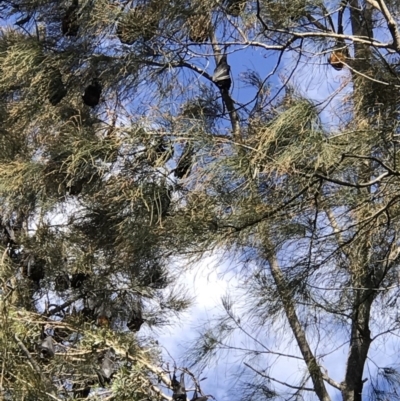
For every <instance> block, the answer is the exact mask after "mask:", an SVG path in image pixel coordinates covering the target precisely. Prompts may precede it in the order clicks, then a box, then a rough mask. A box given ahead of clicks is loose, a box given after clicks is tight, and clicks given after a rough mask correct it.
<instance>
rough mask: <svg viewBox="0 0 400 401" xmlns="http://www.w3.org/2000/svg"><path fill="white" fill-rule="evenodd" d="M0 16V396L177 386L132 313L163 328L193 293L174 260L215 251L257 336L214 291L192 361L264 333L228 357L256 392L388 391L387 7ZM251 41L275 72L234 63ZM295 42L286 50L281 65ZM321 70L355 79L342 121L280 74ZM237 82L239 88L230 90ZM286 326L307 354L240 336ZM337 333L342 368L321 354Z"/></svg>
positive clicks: (392, 267) (392, 74) (43, 9)
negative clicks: (233, 270)
mask: <svg viewBox="0 0 400 401" xmlns="http://www.w3.org/2000/svg"><path fill="white" fill-rule="evenodd" d="M0 10H1V12H2V15H3V16H5V17H4V18H7V20H6V22H7V23H9V24H10V26H8V27H4V28H3V29H2V35H1V38H0V69H1V74H0V95H1V99H2V103H1V106H0V119H1V122H2V128H1V130H2V132H1V141H2V145H1V147H0V149H1V152H0V196H1V200H2V206H1V212H0V213H1V218H2V220H1V224H2V230H3V239H2V243H3V246H4V253H3V254H4V257H3V261H2V263H3V264H2V266H3V269H2V273H1V277H2V283H3V300H2V302H3V315H2V316H3V317H2V326H3V328H4V330H3V333H4V334H2V336H3V337H2V341H1V342H0V345H1V348H2V353H1V355H3V356H2V366H3V375H2V387H3V389H4V397H9V398H13V399H29V398H31V399H37V398H38V397H40V399H54V397H59V398H60V397H61V398H63V399H65V398H67V397H78V398H79V397H80V398H84V397H86V396H87V395H88V388H89V387H90V389H92V388H94V390H90V391H92V392H93V391H94V392H96V393H97V395H98V396H104V397H114V398H115V399H118V400H120V399H121V400H123V399H131V398H132V397H133V398H142V397H147V398H152V399H153V398H158V397H160V398H165V399H168V394H167V393H165V392H164V393H162V391H163V390H160V387H158V386H157V381H158V380H161V382H163V383H164V384H165V385H166V386H167V387H169V388H170V389H172V390H174V382H173V381H172V383H171V380H170V379H169V378H168V377H167V376H166V373H168V369H164V370H163V369H162V367H161V366H162V359H161V358H160V357H159V355H158V354H157V350H156V348H157V347H154V346H153V345H149V343H146V342H145V340H142V341H140V338H139V339H138V338H137V337H136V336H135V335H134V334H133V333H132V332H128V328H129V329H131V330H132V331H138V330H140V329H141V326H142V324H146V325H148V326H154V327H156V326H157V325H162V324H166V323H168V321H169V318H170V317H171V316H172V315H173V314H174V313H176V312H179V311H181V310H183V309H184V308H185V307H186V306H187V305H188V300H187V298H186V297H182V296H181V294H180V293H179V292H177V291H174V289H173V286H172V281H173V276H174V274H173V273H174V272H173V271H171V266H172V263H173V261H174V260H175V258H179V257H183V256H185V257H188V255H189V256H193V255H194V256H195V257H198V258H201V256H202V255H204V254H205V253H206V252H208V251H210V250H216V249H218V250H221V249H222V250H226V252H228V253H231V252H233V251H235V250H236V252H237V255H239V263H240V265H241V266H242V267H243V268H242V269H239V274H238V276H239V279H240V280H241V281H243V285H245V288H246V291H249V288H250V289H251V292H247V293H246V294H250V295H247V296H246V297H245V299H246V302H245V304H246V305H245V306H246V307H247V308H248V310H247V311H246V314H247V316H250V317H251V318H253V320H252V319H249V321H248V323H249V324H250V328H251V331H249V329H248V328H247V326H245V323H246V321H245V319H244V318H243V317H241V318H240V319H239V318H238V317H237V315H236V312H235V309H234V305H237V303H238V302H239V301H236V300H235V302H234V303H233V304H232V302H233V301H232V302H231V301H229V300H226V301H225V307H226V311H227V313H228V320H227V321H224V322H223V324H221V323H220V324H218V325H217V326H216V327H215V328H214V329H210V331H208V332H207V333H205V335H204V336H203V340H202V342H199V343H198V344H197V347H194V348H193V350H192V357H191V362H192V363H194V362H198V363H200V364H201V363H202V362H203V361H207V357H208V356H210V355H211V356H212V355H218V353H217V351H218V348H219V347H222V348H225V347H227V344H226V343H225V342H224V339H225V338H226V336H227V335H228V334H231V333H232V332H233V331H234V329H235V328H236V329H239V331H240V330H241V331H242V332H244V333H245V334H248V335H250V338H253V339H254V341H256V343H257V344H258V347H257V348H256V349H254V350H247V352H246V355H245V360H244V361H243V364H241V365H240V367H241V368H242V369H244V370H245V371H246V373H247V374H249V375H252V376H251V379H250V380H249V383H247V384H246V383H245V385H244V386H243V387H242V390H243V394H244V396H245V397H247V399H253V398H255V397H257V398H260V397H263V398H278V397H279V396H282V397H286V398H289V395H287V394H286V395H282V394H280V393H281V390H282V389H283V388H284V387H285V386H286V390H287V392H289V393H290V394H291V396H296V397H298V398H300V397H303V393H308V394H312V395H313V396H314V398H317V399H320V400H328V399H330V396H329V394H328V390H327V385H330V386H332V387H333V388H334V389H336V390H337V391H338V392H339V393H340V394H341V396H342V398H343V399H344V400H346V401H347V400H361V398H362V394H367V393H370V394H371V395H374V396H375V397H376V398H377V399H389V398H390V399H397V398H396V397H397V392H396V386H397V377H398V373H397V370H396V368H395V365H390V366H386V365H385V366H381V365H380V364H377V365H375V366H378V368H377V369H374V371H372V372H371V375H370V377H368V382H367V385H366V384H365V383H366V382H365V379H366V378H367V375H368V374H369V371H370V369H369V368H370V366H369V365H367V358H371V360H372V355H371V347H373V346H374V344H376V343H377V340H378V339H381V338H385V339H386V338H391V339H392V338H393V340H394V338H395V336H396V334H397V330H398V326H397V324H398V323H397V316H396V314H394V315H393V316H392V315H391V314H390V313H387V314H386V315H385V318H384V319H379V314H382V311H383V310H385V311H387V312H389V311H390V309H388V308H391V309H392V310H395V308H396V305H397V276H398V271H397V269H398V266H397V265H398V263H397V260H398V253H399V246H398V240H397V231H398V230H397V224H398V223H397V220H398V218H397V215H398V213H397V198H398V194H397V185H396V184H397V177H398V174H399V173H398V171H397V162H396V159H397V142H396V134H397V94H396V92H397V87H398V82H397V61H396V60H397V53H398V51H399V46H400V45H399V35H398V29H397V19H396V18H397V16H398V12H399V10H398V7H397V5H396V4H395V3H393V4H392V3H389V2H387V3H385V2H384V1H383V0H377V1H376V2H375V1H372V0H365V1H361V0H349V1H348V2H344V3H342V2H332V3H331V2H329V3H328V2H327V3H326V4H325V3H324V2H319V1H318V2H317V1H311V0H310V1H304V0H301V1H300V0H299V1H297V0H296V1H286V0H275V1H262V0H257V1H255V2H250V1H243V0H225V1H214V0H207V1H193V2H190V3H189V2H187V1H183V0H176V1H172V2H158V1H136V2H133V1H106V0H97V1H76V0H74V1H72V2H69V1H62V2H60V1H51V0H41V1H38V0H16V1H13V2H8V1H3V2H0ZM342 19H343V22H344V23H343V27H344V30H342V28H341V27H342V23H341V21H342ZM385 35H386V36H385ZM388 35H389V36H390V38H391V40H390V41H389V40H388V39H386V37H387V36H388ZM251 50H257V51H259V52H262V54H263V55H264V56H267V55H270V54H271V55H272V57H274V58H273V60H274V61H275V65H271V66H270V68H267V64H268V63H265V66H264V65H262V66H261V67H260V68H257V69H255V70H254V69H253V70H251V69H250V65H249V66H247V65H246V66H245V67H243V66H242V64H241V65H240V67H238V68H236V65H235V58H236V57H237V56H238V55H241V56H243V57H242V58H241V60H245V59H246V58H248V57H249V54H250V51H251ZM327 56H329V63H330V65H329V63H328V61H327ZM286 57H292V60H294V65H293V68H292V69H291V70H290V71H288V72H286V73H281V70H280V66H281V64H282V61H283V60H286V61H288V58H286ZM264 60H265V59H263V61H264ZM288 62H289V61H288ZM241 63H243V61H241ZM314 63H320V64H322V65H324V69H326V71H327V72H326V74H327V80H328V81H329V80H332V81H333V80H334V77H347V86H346V85H345V83H346V81H344V83H343V85H342V87H341V88H338V90H337V92H339V91H340V90H341V89H342V90H347V91H348V92H349V91H351V92H350V93H349V94H348V95H347V98H344V99H343V104H341V105H340V107H337V108H336V110H334V111H333V112H332V115H334V116H335V120H334V125H333V128H332V126H329V125H328V124H324V122H323V121H322V122H321V118H327V113H326V112H325V114H322V117H321V113H322V112H323V111H324V107H325V108H326V106H327V105H328V104H329V102H330V100H332V98H333V100H337V96H335V92H334V93H333V94H332V93H330V94H327V96H326V98H327V99H326V100H325V101H324V102H322V103H321V104H319V105H316V104H315V103H314V102H312V101H311V100H310V99H308V98H307V96H305V95H304V92H305V88H304V87H301V88H296V85H295V81H294V80H293V78H294V77H296V74H299V73H300V72H301V71H303V73H304V71H307V72H308V74H310V75H311V74H312V75H313V77H316V75H317V74H315V73H314V67H313V65H314ZM331 67H333V68H331ZM239 68H240V70H241V71H240V74H237V70H238V69H239ZM244 68H246V70H244ZM315 68H316V67H315ZM266 70H268V72H266ZM335 70H337V71H339V72H335ZM324 71H325V70H324ZM328 71H329V72H328ZM279 73H281V75H280V79H281V81H280V83H279V81H278V80H277V74H279ZM324 73H325V72H324ZM338 74H341V75H338ZM241 83H243V84H246V85H247V86H249V87H251V98H250V100H248V101H246V100H245V99H239V100H236V99H234V96H233V94H234V93H236V92H235V91H236V90H239V89H240V86H239V85H240V84H241ZM231 88H233V89H231ZM302 92H303V95H301V93H302ZM239 93H240V92H239ZM328 116H329V117H330V115H328ZM387 300H390V302H389V304H388V305H387ZM250 301H253V302H250ZM282 316H284V320H282ZM256 318H257V319H256ZM242 322H244V323H242ZM22 323H25V324H24V325H23V324H22ZM282 325H283V326H284V327H286V326H287V327H289V329H290V330H289V331H286V333H290V336H289V337H290V339H292V340H294V343H295V344H296V346H297V349H298V352H296V351H294V352H293V353H287V352H284V353H282V350H281V349H280V348H279V347H278V350H274V349H272V348H271V347H270V345H269V344H268V341H267V340H266V339H265V338H264V337H261V336H260V337H259V336H258V335H257V336H254V334H252V333H253V332H256V331H258V332H260V333H262V332H264V331H265V330H266V329H269V333H275V331H276V330H277V326H282ZM329 328H331V333H332V332H333V330H334V331H335V336H334V337H333V336H332V334H331V335H330V336H329V337H328V336H327V335H326V334H325V333H327V332H328V329H329ZM287 335H288V334H287ZM48 337H50V339H49V338H48ZM40 338H41V339H40ZM39 339H40V340H39ZM50 340H51V341H50ZM341 342H342V343H344V344H345V345H344V346H343V347H345V346H347V347H348V356H347V361H346V362H344V368H343V369H344V372H343V376H342V377H341V378H339V379H336V380H334V378H332V377H331V376H329V374H328V372H326V371H325V370H324V369H323V367H322V364H323V361H322V358H323V356H324V355H325V354H326V353H327V352H333V351H334V350H335V349H336V347H338V346H339V343H341ZM332 343H334V345H332ZM228 344H229V343H228ZM321 344H324V346H325V347H327V348H329V350H328V351H326V349H325V350H323V349H321V348H320V347H321ZM52 345H53V346H54V345H55V347H54V350H53V349H52ZM149 349H150V350H155V351H154V352H149ZM339 349H340V350H341V349H342V348H339ZM53 353H54V354H55V355H54V357H53ZM278 354H279V355H280V356H283V355H282V354H285V355H286V357H288V358H291V359H295V360H296V361H301V364H300V366H301V367H302V368H303V370H304V375H303V377H301V378H300V380H299V381H293V382H290V383H289V382H286V379H283V380H281V379H280V378H279V376H276V375H275V373H277V372H275V371H274V370H273V364H272V362H273V361H272V360H271V358H270V357H274V356H278ZM261 358H263V359H261ZM367 366H368V370H367V369H366V367H367ZM371 366H373V365H372V362H371ZM266 367H267V368H266ZM371 369H372V368H371ZM5 372H6V373H7V374H6V373H5ZM185 372H186V373H187V371H186V370H185ZM171 373H172V372H171ZM244 377H245V376H244ZM192 378H193V380H194V382H195V383H197V382H196V378H195V377H194V376H192ZM382 379H387V380H386V381H382ZM175 387H176V386H175ZM195 387H196V388H197V387H198V386H197V385H196V386H195ZM102 391H105V392H104V393H101V392H102ZM101 394H103V395H101ZM178 395H179V396H181V395H182V394H178ZM365 396H366V395H365ZM46 397H47V398H46Z"/></svg>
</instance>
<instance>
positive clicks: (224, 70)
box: [212, 54, 232, 91]
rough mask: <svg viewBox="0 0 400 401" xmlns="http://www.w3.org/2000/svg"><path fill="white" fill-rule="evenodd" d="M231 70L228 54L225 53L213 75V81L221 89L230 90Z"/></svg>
mask: <svg viewBox="0 0 400 401" xmlns="http://www.w3.org/2000/svg"><path fill="white" fill-rule="evenodd" d="M230 71H231V67H230V66H229V64H228V62H227V57H226V54H224V55H223V56H221V58H220V60H219V62H218V64H217V67H216V68H215V70H214V74H213V77H212V80H213V82H214V83H215V84H216V85H217V86H218V88H220V89H221V90H225V91H229V88H230V87H231V84H232V80H231V76H230Z"/></svg>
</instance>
